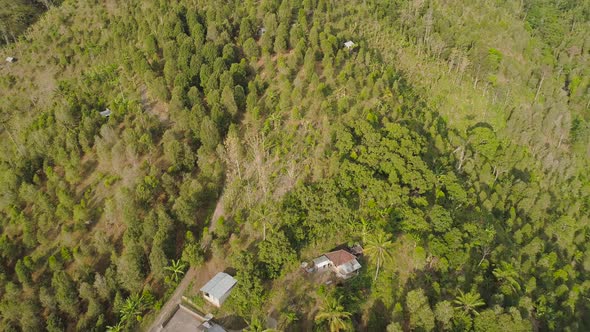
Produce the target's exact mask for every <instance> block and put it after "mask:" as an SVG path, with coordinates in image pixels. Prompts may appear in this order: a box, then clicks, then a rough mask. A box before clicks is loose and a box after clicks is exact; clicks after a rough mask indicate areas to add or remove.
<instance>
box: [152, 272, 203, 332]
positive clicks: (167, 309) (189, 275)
mask: <svg viewBox="0 0 590 332" xmlns="http://www.w3.org/2000/svg"><path fill="white" fill-rule="evenodd" d="M196 275H197V270H196V269H195V268H192V267H191V268H190V269H188V271H186V274H185V275H184V278H182V281H180V283H179V284H178V286H177V287H176V290H174V293H173V294H172V296H171V297H170V299H168V302H166V304H164V306H162V309H160V312H159V313H158V316H157V317H156V319H154V322H153V323H152V325H151V326H150V327H149V329H147V331H149V332H158V331H160V330H162V323H163V322H164V321H165V320H166V318H168V315H170V314H171V313H172V310H174V308H176V305H177V304H179V303H180V301H182V294H184V291H185V290H186V288H187V287H188V285H189V284H190V283H191V281H192V280H193V279H194V278H195V276H196Z"/></svg>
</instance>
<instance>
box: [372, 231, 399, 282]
mask: <svg viewBox="0 0 590 332" xmlns="http://www.w3.org/2000/svg"><path fill="white" fill-rule="evenodd" d="M392 249H393V242H391V235H389V234H386V233H385V232H378V233H377V234H375V235H373V236H371V237H370V238H369V239H368V240H367V243H366V245H365V254H366V255H367V256H369V257H371V259H374V260H375V263H376V264H377V269H376V271H375V279H374V280H377V276H378V275H379V269H380V268H381V265H382V264H383V262H384V261H385V260H386V259H390V258H391V250H392Z"/></svg>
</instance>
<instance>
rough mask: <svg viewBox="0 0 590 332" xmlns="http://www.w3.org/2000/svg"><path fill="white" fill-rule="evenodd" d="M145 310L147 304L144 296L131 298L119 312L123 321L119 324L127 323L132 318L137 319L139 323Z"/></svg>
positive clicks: (135, 295)
mask: <svg viewBox="0 0 590 332" xmlns="http://www.w3.org/2000/svg"><path fill="white" fill-rule="evenodd" d="M144 309H145V303H144V298H143V294H142V295H141V296H140V295H137V294H133V295H131V296H129V297H128V298H127V300H125V303H123V307H122V308H121V310H120V311H119V313H120V314H121V321H120V322H119V323H122V322H126V321H128V320H130V319H131V318H135V319H136V320H138V321H139V320H141V314H142V313H143V311H144Z"/></svg>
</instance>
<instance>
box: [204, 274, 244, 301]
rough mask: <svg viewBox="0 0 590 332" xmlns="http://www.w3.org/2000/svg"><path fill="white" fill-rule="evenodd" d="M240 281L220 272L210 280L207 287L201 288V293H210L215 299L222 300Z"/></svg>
mask: <svg viewBox="0 0 590 332" xmlns="http://www.w3.org/2000/svg"><path fill="white" fill-rule="evenodd" d="M237 282H238V281H237V280H236V279H234V278H233V277H232V276H230V275H229V274H227V273H224V272H219V273H217V274H216V275H215V277H213V278H212V279H211V280H209V281H208V282H207V283H206V284H205V286H203V287H201V292H205V293H208V294H209V296H211V297H214V298H221V297H222V296H223V295H224V294H225V293H227V292H229V291H230V290H231V289H232V287H234V285H235V284H236V283H237Z"/></svg>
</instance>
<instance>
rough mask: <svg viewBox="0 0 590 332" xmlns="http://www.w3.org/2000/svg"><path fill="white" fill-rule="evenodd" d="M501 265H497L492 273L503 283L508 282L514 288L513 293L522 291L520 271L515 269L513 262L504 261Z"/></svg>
mask: <svg viewBox="0 0 590 332" xmlns="http://www.w3.org/2000/svg"><path fill="white" fill-rule="evenodd" d="M500 265H501V267H496V268H495V269H494V270H493V271H492V274H493V275H494V277H496V279H498V281H500V282H501V283H502V284H507V285H508V286H510V289H512V292H513V293H516V292H518V291H520V283H519V282H518V272H516V270H514V267H513V266H512V265H511V264H508V263H506V262H502V263H501V264H500Z"/></svg>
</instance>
